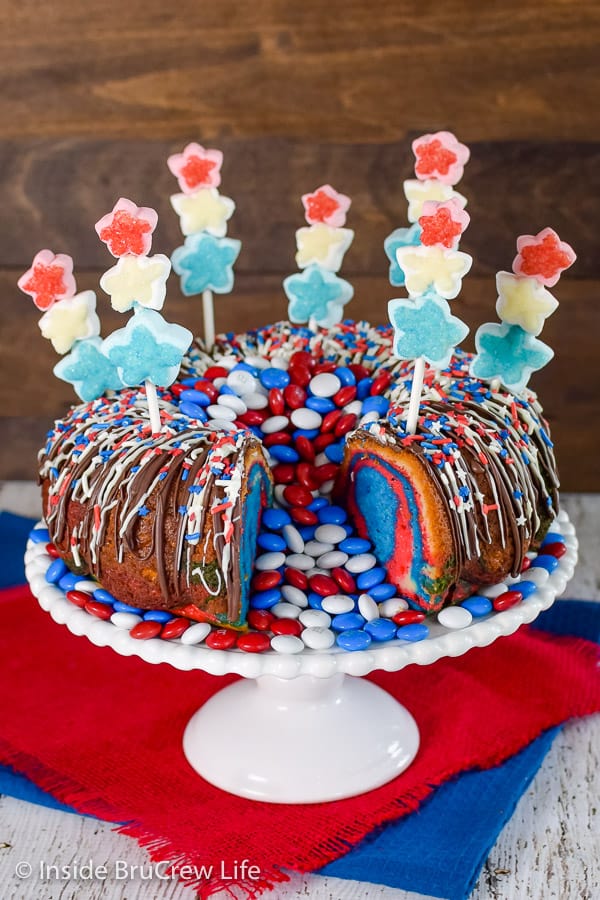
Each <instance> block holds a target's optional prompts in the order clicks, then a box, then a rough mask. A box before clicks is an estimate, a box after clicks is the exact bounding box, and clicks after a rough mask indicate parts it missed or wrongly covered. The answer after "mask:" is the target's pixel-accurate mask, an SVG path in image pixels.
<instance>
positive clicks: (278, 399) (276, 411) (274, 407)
mask: <svg viewBox="0 0 600 900" xmlns="http://www.w3.org/2000/svg"><path fill="white" fill-rule="evenodd" d="M286 375H287V372H286ZM269 406H270V407H271V412H272V413H273V415H274V416H281V415H282V414H283V412H284V410H285V400H284V399H283V392H282V391H281V390H280V389H279V388H276V387H274V388H271V390H270V391H269ZM292 421H293V419H292Z"/></svg>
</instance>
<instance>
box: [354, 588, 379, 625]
mask: <svg viewBox="0 0 600 900" xmlns="http://www.w3.org/2000/svg"><path fill="white" fill-rule="evenodd" d="M358 611H359V613H360V614H361V616H362V617H363V619H366V620H367V622H371V621H372V619H378V618H379V607H378V606H377V604H376V603H375V601H374V600H373V598H372V597H370V596H369V595H368V594H361V595H360V597H359V598H358Z"/></svg>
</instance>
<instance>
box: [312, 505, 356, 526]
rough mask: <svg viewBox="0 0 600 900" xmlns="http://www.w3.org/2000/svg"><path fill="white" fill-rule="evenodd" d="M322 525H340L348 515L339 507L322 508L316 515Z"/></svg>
mask: <svg viewBox="0 0 600 900" xmlns="http://www.w3.org/2000/svg"><path fill="white" fill-rule="evenodd" d="M317 515H318V517H319V522H320V523H321V524H322V525H341V524H342V522H345V521H346V519H347V518H348V514H347V513H346V510H345V509H342V507H341V506H324V507H323V509H320V510H319V512H318V513H317Z"/></svg>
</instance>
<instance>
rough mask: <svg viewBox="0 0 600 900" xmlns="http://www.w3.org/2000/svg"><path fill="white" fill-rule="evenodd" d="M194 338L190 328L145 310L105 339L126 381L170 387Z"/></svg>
mask: <svg viewBox="0 0 600 900" xmlns="http://www.w3.org/2000/svg"><path fill="white" fill-rule="evenodd" d="M192 338H193V335H192V333H191V331H188V329H187V328H183V327H182V326H181V325H174V324H170V323H169V322H166V321H165V320H164V319H163V317H162V316H161V315H160V313H158V312H156V311H155V310H152V309H142V310H140V311H139V312H138V313H137V314H136V315H135V316H132V318H131V319H129V321H128V322H127V325H126V326H125V327H124V328H119V329H118V330H117V331H113V333H112V334H110V335H109V336H108V337H107V338H105V340H104V343H103V346H102V352H103V353H104V355H105V356H106V357H108V359H109V360H110V361H111V363H113V365H114V366H116V368H117V371H118V373H119V377H120V378H121V380H122V382H123V384H128V385H132V386H135V385H138V384H142V383H143V382H145V381H146V382H148V381H150V382H151V383H152V384H154V385H159V386H161V387H168V385H170V384H172V383H173V382H174V381H175V379H176V378H177V375H178V373H179V368H180V365H181V360H182V358H183V355H184V353H185V351H186V350H187V349H188V347H189V346H190V344H191V342H192Z"/></svg>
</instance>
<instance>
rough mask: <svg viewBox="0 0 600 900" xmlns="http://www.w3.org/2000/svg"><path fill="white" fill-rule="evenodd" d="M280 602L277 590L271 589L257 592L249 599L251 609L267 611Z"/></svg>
mask: <svg viewBox="0 0 600 900" xmlns="http://www.w3.org/2000/svg"><path fill="white" fill-rule="evenodd" d="M280 600H281V591H280V590H279V588H271V589H270V590H268V591H257V592H256V593H255V594H252V595H251V597H250V606H251V607H252V608H253V609H269V608H270V607H271V606H275V604H276V603H279V601H280Z"/></svg>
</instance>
